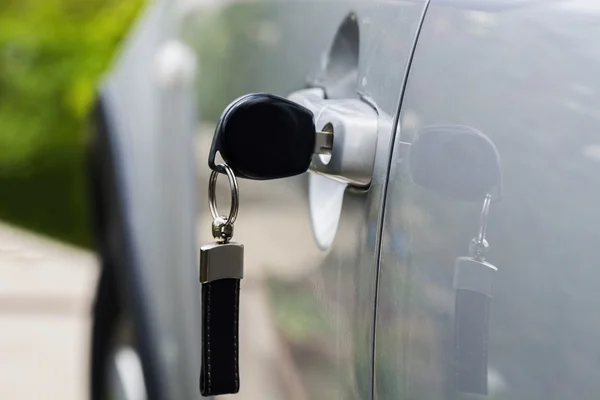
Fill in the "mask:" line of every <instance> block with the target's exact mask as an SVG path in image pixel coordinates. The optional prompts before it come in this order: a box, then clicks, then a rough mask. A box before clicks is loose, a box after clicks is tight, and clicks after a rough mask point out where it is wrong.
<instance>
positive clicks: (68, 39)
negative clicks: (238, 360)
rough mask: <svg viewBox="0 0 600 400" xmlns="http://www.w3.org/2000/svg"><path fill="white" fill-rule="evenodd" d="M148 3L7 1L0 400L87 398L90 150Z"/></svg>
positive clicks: (0, 105) (0, 102)
mask: <svg viewBox="0 0 600 400" xmlns="http://www.w3.org/2000/svg"><path fill="white" fill-rule="evenodd" d="M143 5H144V0H0V354H2V356H0V398H2V399H39V398H42V397H44V398H52V399H65V400H67V399H83V398H86V397H87V390H88V389H87V382H88V365H87V359H88V352H89V351H88V335H89V314H90V311H89V310H90V304H91V301H92V297H93V293H94V288H95V285H96V277H97V261H96V258H95V256H94V255H93V253H92V252H91V250H90V249H91V247H92V239H91V231H90V223H89V216H88V212H87V209H86V207H87V205H88V202H87V188H86V181H85V169H84V163H85V144H86V140H87V125H88V123H87V121H88V113H89V111H90V109H91V107H92V106H93V102H94V98H95V92H96V88H97V84H98V82H99V80H100V79H101V77H102V75H103V73H104V72H105V71H106V69H107V68H108V67H109V65H110V64H111V61H112V60H113V59H114V58H115V56H116V54H117V51H118V48H119V44H120V43H121V41H122V39H123V38H124V36H125V35H126V33H127V31H128V30H129V29H130V27H131V25H132V23H134V21H135V20H136V17H137V16H138V14H139V12H140V10H142V8H143Z"/></svg>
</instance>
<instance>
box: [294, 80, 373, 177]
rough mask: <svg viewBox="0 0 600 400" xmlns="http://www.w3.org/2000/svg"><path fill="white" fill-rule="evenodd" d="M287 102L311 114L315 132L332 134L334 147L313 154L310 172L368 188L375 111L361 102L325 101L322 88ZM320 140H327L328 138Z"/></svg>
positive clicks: (295, 95) (297, 95)
mask: <svg viewBox="0 0 600 400" xmlns="http://www.w3.org/2000/svg"><path fill="white" fill-rule="evenodd" d="M288 99H289V100H291V101H294V102H296V103H298V104H300V105H302V106H304V107H306V108H307V109H309V110H310V111H311V112H312V113H313V115H314V122H315V127H316V130H317V132H329V133H333V144H331V146H329V145H327V144H326V145H325V146H323V148H325V149H326V150H325V151H323V152H320V154H315V156H314V157H313V159H312V162H311V164H310V167H309V169H310V171H312V172H315V173H318V174H321V175H325V176H328V177H330V178H331V179H334V180H336V181H339V182H342V183H345V184H348V185H352V186H357V187H368V186H369V185H370V184H371V180H372V177H373V167H374V165H375V153H376V150H377V132H378V129H379V115H378V112H377V109H376V107H374V106H373V105H372V104H370V103H369V102H368V101H367V100H366V99H364V98H361V99H326V98H325V92H324V90H323V89H321V88H310V89H304V90H299V91H297V92H294V93H292V94H291V95H289V96H288ZM322 138H323V139H324V140H325V141H326V140H327V139H328V138H327V135H322ZM317 139H318V140H317V141H319V137H317ZM329 148H330V149H329ZM318 150H319V149H317V152H318V153H319V151H318Z"/></svg>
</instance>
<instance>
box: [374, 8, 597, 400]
mask: <svg viewBox="0 0 600 400" xmlns="http://www.w3.org/2000/svg"><path fill="white" fill-rule="evenodd" d="M481 3H483V2H481ZM497 3H498V2H497ZM510 3H511V2H507V3H506V7H497V8H490V9H489V10H487V11H485V10H483V11H482V10H481V9H480V8H481V7H480V5H475V4H473V6H469V4H468V2H465V1H451V0H444V1H441V0H440V1H436V0H433V1H432V2H431V4H430V7H429V10H428V13H427V16H426V18H425V22H424V25H423V28H422V31H421V36H420V39H419V42H418V45H417V48H416V51H415V56H414V59H413V64H412V68H411V71H410V75H409V80H408V84H407V88H406V91H405V93H404V98H403V101H402V111H401V118H400V127H399V134H398V135H397V138H396V143H395V149H394V155H393V158H394V159H398V160H400V161H399V162H398V163H393V164H392V165H393V167H392V170H391V175H390V181H389V191H388V193H387V204H388V207H387V208H386V211H385V224H384V228H383V229H384V230H383V236H382V259H381V271H380V282H379V285H380V289H379V302H378V321H377V330H376V336H377V337H376V349H377V350H376V357H375V364H376V372H377V375H376V393H377V397H378V398H402V399H409V398H410V399H415V398H418V399H462V398H471V397H469V396H468V395H466V394H461V393H459V392H457V391H456V390H454V386H453V382H452V375H453V355H452V352H453V348H452V346H453V339H452V335H453V333H452V332H453V319H454V318H453V317H454V289H453V273H454V260H455V259H456V258H457V257H460V256H466V255H468V245H469V242H470V240H471V238H472V237H474V236H475V235H476V233H477V230H478V217H479V213H480V210H481V207H482V204H481V203H479V204H477V203H464V202H459V201H455V200H452V199H449V198H447V197H443V196H441V195H438V194H436V193H435V192H433V191H428V190H424V189H422V188H420V187H417V186H416V185H414V184H413V183H412V181H411V179H410V177H409V175H408V174H407V172H406V168H405V164H406V160H405V159H404V158H402V157H401V154H404V152H406V147H407V146H410V143H413V140H414V138H415V136H416V135H417V133H418V132H419V131H420V130H421V129H422V128H423V127H425V126H432V125H439V124H453V125H464V126H469V127H473V128H475V129H478V130H479V131H481V132H483V133H485V134H486V135H488V136H489V137H490V139H491V140H492V141H493V142H494V143H495V145H496V146H497V148H498V151H499V153H500V156H501V160H502V172H503V196H502V198H501V199H500V200H499V201H494V202H493V203H492V205H491V209H490V217H489V223H488V228H487V229H488V232H487V233H488V235H487V240H488V241H489V245H490V251H489V254H488V256H487V261H488V262H490V263H492V264H493V265H495V266H496V267H497V268H498V272H497V273H496V277H495V282H494V298H493V302H492V313H491V321H490V339H489V368H488V386H489V397H488V398H493V399H530V400H538V399H574V398H577V399H593V398H597V396H598V393H599V392H600V386H599V381H598V379H597V372H598V367H599V365H598V359H599V355H600V354H599V347H598V345H597V339H598V337H599V335H600V325H598V322H597V321H598V318H597V317H596V311H597V309H598V305H599V304H600V295H599V292H598V290H597V278H598V272H597V271H596V269H595V259H596V257H597V251H596V248H597V244H596V243H597V241H598V240H599V239H598V238H600V231H599V230H598V227H599V226H600V225H599V224H598V220H599V219H600V215H599V213H598V207H597V204H598V202H599V200H600V197H599V196H600V166H599V164H598V160H599V157H598V149H599V145H598V143H599V141H598V131H599V130H600V114H599V113H598V109H599V107H598V101H599V99H600V97H599V93H600V74H599V73H598V71H599V70H600V68H599V67H600V65H598V62H599V60H600V50H599V49H600V48H599V47H598V46H597V38H598V36H599V34H600V32H599V31H598V26H600V25H599V22H600V19H599V18H600V15H599V14H598V12H597V6H595V5H594V4H593V2H585V1H577V2H551V1H547V2H535V1H534V2H521V3H523V4H519V5H518V7H510V6H511V4H510Z"/></svg>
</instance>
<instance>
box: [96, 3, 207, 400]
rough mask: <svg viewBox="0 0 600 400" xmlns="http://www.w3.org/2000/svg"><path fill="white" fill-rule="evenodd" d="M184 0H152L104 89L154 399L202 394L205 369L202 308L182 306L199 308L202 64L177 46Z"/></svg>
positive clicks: (131, 295)
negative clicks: (196, 137) (197, 154)
mask: <svg viewBox="0 0 600 400" xmlns="http://www.w3.org/2000/svg"><path fill="white" fill-rule="evenodd" d="M175 6H176V4H175V3H173V2H169V1H156V2H152V3H151V4H149V6H148V8H147V9H146V10H145V11H144V13H143V14H142V15H141V16H140V20H139V21H140V22H139V23H138V24H137V25H136V26H135V27H134V29H133V31H132V32H131V34H130V36H129V37H128V38H127V40H126V41H125V43H124V45H123V48H122V51H121V54H120V57H119V58H118V61H117V62H116V64H115V65H114V67H113V68H112V69H111V72H110V73H109V74H108V76H107V77H106V79H105V80H104V82H103V83H102V87H101V90H100V91H101V94H102V99H103V101H104V103H105V106H106V110H107V114H108V118H109V120H110V121H109V125H110V134H111V138H110V141H111V143H113V145H114V147H115V151H116V154H115V156H116V160H115V164H116V166H117V168H118V174H119V176H118V179H119V183H120V184H121V186H120V190H121V191H122V193H120V197H122V198H123V202H124V207H125V210H124V215H125V218H126V221H124V224H125V225H127V227H128V229H129V230H128V233H129V234H130V235H129V236H130V237H128V239H129V240H130V242H131V251H132V254H131V255H130V256H131V259H132V260H133V261H132V263H131V264H129V265H118V266H116V269H117V270H116V274H117V275H118V276H119V279H120V280H121V282H120V286H122V287H123V288H124V291H123V293H124V301H125V302H126V303H127V304H128V305H130V306H131V305H134V304H135V305H136V308H135V309H136V310H142V311H143V313H137V312H136V314H135V315H134V316H133V319H134V321H135V323H136V327H135V330H136V331H137V335H138V337H141V336H142V335H143V337H144V338H146V339H145V342H146V343H147V344H148V347H149V348H150V349H151V350H150V351H151V352H152V354H149V356H148V358H147V359H144V357H143V355H142V361H143V369H144V377H145V379H147V380H149V384H148V386H151V387H153V388H155V389H153V390H151V391H149V393H148V398H149V399H193V398H197V397H198V382H197V381H198V371H199V370H200V348H199V341H198V332H199V331H200V313H195V312H185V313H181V312H174V310H185V309H188V308H190V307H191V308H193V307H194V305H196V306H197V307H199V288H198V286H199V285H198V271H197V262H196V260H197V253H196V243H195V240H194V227H195V226H194V219H195V214H196V211H195V204H196V189H195V187H196V181H195V174H194V172H193V168H194V165H195V163H194V155H193V147H192V144H193V141H192V140H193V132H194V129H195V128H194V127H195V122H196V121H195V119H196V110H195V107H194V94H193V92H192V90H193V89H192V87H191V85H192V82H193V78H194V75H195V71H194V64H195V62H193V57H192V58H191V59H190V57H188V56H187V55H189V53H188V52H186V51H185V50H183V52H182V51H180V50H182V49H183V48H187V46H185V45H183V44H182V43H180V45H174V44H173V38H174V37H175V35H176V34H177V29H176V27H177V25H178V21H177V19H176V13H175V12H174V8H175ZM165 46H167V50H165ZM169 48H170V49H171V50H169ZM183 54H186V55H183ZM182 55H183V56H182ZM203 197H204V196H203ZM140 319H144V324H140ZM147 382H148V381H147Z"/></svg>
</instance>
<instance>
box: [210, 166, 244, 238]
mask: <svg viewBox="0 0 600 400" xmlns="http://www.w3.org/2000/svg"><path fill="white" fill-rule="evenodd" d="M217 167H218V168H219V169H222V170H223V171H225V173H226V174H227V178H228V179H229V188H230V189H231V207H230V209H229V216H227V222H226V223H225V226H232V225H233V223H234V222H235V219H236V218H237V215H238V210H239V207H240V190H239V188H238V183H237V179H236V178H235V174H234V173H233V170H232V169H231V168H229V166H228V165H227V164H225V163H221V164H218V165H217ZM218 176H219V172H218V171H212V172H211V173H210V179H209V180H208V208H209V209H210V215H212V217H213V219H215V220H216V219H217V218H219V217H221V215H220V214H219V212H218V211H217V197H216V194H215V188H216V186H217V178H218Z"/></svg>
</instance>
